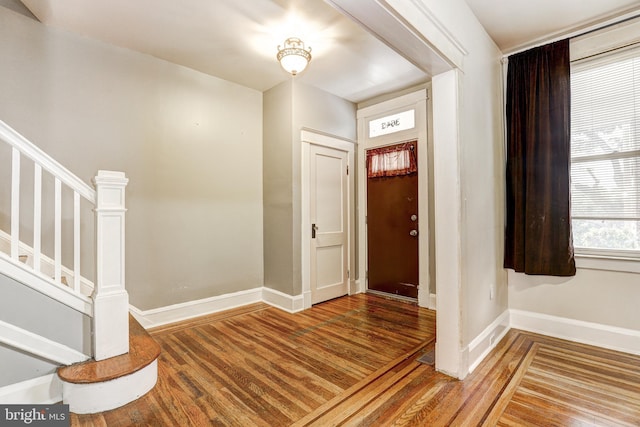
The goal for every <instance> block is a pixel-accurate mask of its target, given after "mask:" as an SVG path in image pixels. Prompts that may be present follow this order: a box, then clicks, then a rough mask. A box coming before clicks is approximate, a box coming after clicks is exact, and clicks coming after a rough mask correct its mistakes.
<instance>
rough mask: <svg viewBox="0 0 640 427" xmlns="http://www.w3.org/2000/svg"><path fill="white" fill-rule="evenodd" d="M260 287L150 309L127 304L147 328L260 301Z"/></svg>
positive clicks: (134, 315)
mask: <svg viewBox="0 0 640 427" xmlns="http://www.w3.org/2000/svg"><path fill="white" fill-rule="evenodd" d="M262 289H263V288H261V287H260V288H254V289H249V290H246V291H239V292H233V293H230V294H224V295H218V296H215V297H210V298H204V299H200V300H195V301H189V302H185V303H180V304H173V305H168V306H166V307H160V308H154V309H151V310H140V309H139V308H137V307H135V306H133V305H129V310H130V311H131V314H132V315H133V317H135V318H136V320H137V321H138V322H139V323H140V324H141V325H142V326H143V327H144V328H145V329H149V328H155V327H156V326H162V325H166V324H168V323H175V322H180V321H183V320H187V319H192V318H194V317H199V316H205V315H207V314H212V313H217V312H218V311H223V310H230V309H232V308H237V307H241V306H243V305H248V304H253V303H256V302H261V301H262V294H263V292H262Z"/></svg>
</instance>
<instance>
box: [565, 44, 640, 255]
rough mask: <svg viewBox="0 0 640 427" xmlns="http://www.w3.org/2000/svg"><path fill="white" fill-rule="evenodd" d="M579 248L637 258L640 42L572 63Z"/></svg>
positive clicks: (573, 167) (573, 207)
mask: <svg viewBox="0 0 640 427" xmlns="http://www.w3.org/2000/svg"><path fill="white" fill-rule="evenodd" d="M571 110H572V111H571V213H572V226H573V240H574V246H575V248H576V253H582V254H597V255H605V256H611V257H616V256H617V257H631V258H638V259H640V48H637V47H636V48H635V49H632V50H630V49H627V50H623V51H616V52H615V53H608V54H602V55H599V56H596V57H593V58H590V59H587V60H582V61H578V62H576V63H574V64H573V65H572V71H571Z"/></svg>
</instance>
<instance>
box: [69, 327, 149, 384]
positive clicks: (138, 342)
mask: <svg viewBox="0 0 640 427" xmlns="http://www.w3.org/2000/svg"><path fill="white" fill-rule="evenodd" d="M159 355H160V346H159V345H158V343H157V342H156V341H155V340H154V339H153V338H152V337H151V336H150V335H149V334H148V333H147V331H146V330H145V329H144V328H143V327H142V326H141V325H140V323H138V321H137V320H136V319H135V318H134V317H133V316H131V315H129V353H126V354H122V355H120V356H115V357H111V358H109V359H105V360H101V361H95V360H90V361H87V362H81V363H77V364H75V365H71V366H64V367H61V368H59V369H58V376H59V377H60V379H61V380H62V381H66V382H68V383H74V384H91V383H99V382H105V381H110V380H113V379H116V378H121V377H124V376H126V375H129V374H132V373H134V372H137V371H139V370H140V369H142V368H144V367H146V366H148V365H149V364H150V363H152V362H153V361H154V360H156V359H157V358H158V356H159Z"/></svg>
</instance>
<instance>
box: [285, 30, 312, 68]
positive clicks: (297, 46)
mask: <svg viewBox="0 0 640 427" xmlns="http://www.w3.org/2000/svg"><path fill="white" fill-rule="evenodd" d="M277 58H278V61H279V62H280V65H282V68H284V69H285V70H286V71H287V72H288V73H291V74H292V75H294V76H295V75H296V74H298V73H301V72H302V71H303V70H304V69H305V68H307V64H309V61H311V48H310V47H309V48H307V49H305V47H304V42H303V41H302V40H300V39H299V38H297V37H289V38H288V39H286V40H285V41H284V46H283V47H280V46H278V55H277Z"/></svg>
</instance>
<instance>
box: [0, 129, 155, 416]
mask: <svg viewBox="0 0 640 427" xmlns="http://www.w3.org/2000/svg"><path fill="white" fill-rule="evenodd" d="M5 153H7V155H5ZM9 153H10V154H9ZM93 181H94V182H93V183H94V186H95V189H94V188H92V187H90V186H89V185H87V184H85V183H84V182H83V181H82V180H80V179H79V178H78V177H76V176H75V175H73V174H72V173H71V172H69V171H68V170H67V169H66V168H65V167H63V166H62V165H61V164H59V163H58V162H56V161H55V160H54V159H52V158H51V157H50V156H48V155H47V154H46V153H44V152H43V151H42V150H40V149H39V148H38V147H36V146H35V145H34V144H32V143H31V142H29V141H28V140H27V139H25V138H24V137H23V136H22V135H20V134H19V133H17V132H16V131H15V130H13V129H12V128H11V127H9V126H8V125H7V124H6V123H4V122H2V121H0V196H2V194H7V195H10V197H5V196H2V197H0V293H3V294H4V295H2V300H3V301H4V304H5V307H4V309H3V310H0V344H1V345H0V349H2V351H5V352H6V351H12V353H11V357H12V358H15V357H24V358H25V363H22V362H21V363H19V365H21V366H22V365H25V364H26V365H28V364H29V363H28V362H29V361H30V360H32V359H33V360H34V361H37V362H33V365H34V366H36V365H37V366H38V367H37V368H33V371H34V372H33V374H31V373H29V372H27V373H25V374H21V375H23V376H24V375H26V376H32V378H27V379H25V380H24V381H22V380H21V381H18V382H17V383H15V384H5V383H0V403H23V404H25V403H55V402H57V401H60V400H62V401H63V402H64V403H67V404H69V405H70V409H71V411H72V412H77V413H92V412H100V411H104V410H108V409H113V408H115V407H118V406H121V405H124V404H126V403H128V402H130V401H133V400H135V399H136V398H138V397H140V396H141V395H143V394H144V393H146V392H148V391H149V390H150V389H151V388H153V386H154V385H155V382H156V378H157V364H156V359H157V357H158V355H159V347H157V345H154V344H155V343H153V342H152V341H153V340H152V339H151V338H150V337H148V335H146V332H144V329H143V328H142V327H140V325H139V324H137V322H136V321H135V320H134V319H133V318H130V316H129V297H128V294H127V291H126V289H125V286H124V285H125V274H124V272H125V270H124V241H125V235H124V232H125V227H124V224H125V211H126V209H125V203H124V201H125V188H126V185H127V182H128V180H127V178H126V177H125V175H124V173H122V172H112V171H98V174H97V176H96V177H95V178H94V180H93ZM3 192H4V193H3ZM3 199H4V200H5V201H7V199H10V203H4V202H3V201H2V200H3ZM93 270H95V271H93ZM18 306H21V307H22V306H24V307H25V308H24V309H21V310H14V309H12V308H13V307H18ZM38 307H39V308H38ZM43 307H46V308H43ZM34 310H35V312H33V311H34ZM51 313H54V314H51ZM50 315H51V316H54V318H49V317H48V316H50ZM62 318H64V319H74V320H73V322H72V324H68V325H67V326H63V327H61V328H53V329H54V330H53V332H52V330H51V328H47V325H48V324H49V323H51V324H55V322H56V321H58V322H59V319H62ZM85 324H89V325H90V327H89V328H86V327H85ZM59 329H63V330H62V331H60V330H59ZM64 329H68V331H65V330H64ZM85 329H90V330H86V331H85ZM65 332H68V335H70V336H72V337H71V338H68V337H66V336H65ZM78 336H79V337H78ZM70 343H71V344H70ZM85 343H87V344H88V345H85ZM140 346H142V349H141V348H140ZM29 358H30V359H29ZM43 361H44V362H43ZM43 363H45V366H49V367H51V366H53V367H59V368H58V369H55V368H53V369H49V368H46V367H45V368H43V367H42V366H43V365H42V364H43ZM46 364H48V365H46ZM114 367H115V368H114ZM27 370H28V369H27ZM42 370H49V371H50V372H48V373H47V374H46V375H44V376H43V375H41V374H42ZM91 371H92V372H94V373H95V372H100V375H93V376H88V375H87V374H86V373H87V372H91ZM105 372H108V373H109V374H108V375H105ZM9 378H10V376H9ZM0 379H1V377H0ZM6 381H8V380H6ZM6 381H5V382H6ZM47 391H48V393H47ZM114 396H117V398H114Z"/></svg>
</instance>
